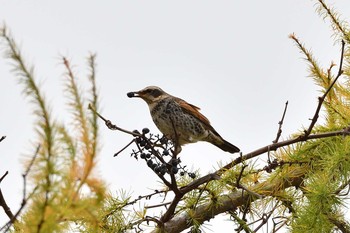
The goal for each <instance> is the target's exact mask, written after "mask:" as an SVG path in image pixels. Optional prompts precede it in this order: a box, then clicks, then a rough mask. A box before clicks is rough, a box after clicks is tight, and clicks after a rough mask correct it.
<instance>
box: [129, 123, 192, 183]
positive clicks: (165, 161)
mask: <svg viewBox="0 0 350 233" xmlns="http://www.w3.org/2000/svg"><path fill="white" fill-rule="evenodd" d="M134 133H137V134H140V135H139V136H136V138H135V143H136V145H137V148H138V150H133V152H132V154H131V155H132V156H134V157H135V158H136V159H138V158H141V159H143V160H145V161H146V163H147V166H148V167H149V168H151V169H152V170H153V171H154V172H155V173H156V174H158V175H160V176H164V175H165V174H180V176H184V175H185V174H187V175H188V176H189V177H191V178H192V179H194V178H196V175H195V174H194V173H193V172H188V171H187V170H186V166H182V165H181V160H180V158H177V157H176V156H175V155H174V153H173V149H174V145H173V143H172V142H171V141H170V140H168V139H167V138H165V137H164V136H163V137H160V136H159V135H153V134H151V133H150V131H149V129H148V128H144V129H142V133H139V132H138V131H137V130H135V131H134Z"/></svg>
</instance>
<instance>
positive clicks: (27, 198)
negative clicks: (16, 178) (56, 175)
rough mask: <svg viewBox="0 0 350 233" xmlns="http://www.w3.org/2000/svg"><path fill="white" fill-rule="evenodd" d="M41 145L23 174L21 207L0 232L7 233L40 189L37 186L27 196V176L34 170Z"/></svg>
mask: <svg viewBox="0 0 350 233" xmlns="http://www.w3.org/2000/svg"><path fill="white" fill-rule="evenodd" d="M39 150H40V145H39V146H38V147H37V148H36V150H35V153H34V155H33V157H32V160H31V161H30V163H29V165H28V167H27V169H26V171H25V172H24V173H23V174H22V177H23V197H22V202H21V207H20V208H19V209H18V210H17V212H16V214H15V215H14V216H13V217H12V218H11V219H10V221H8V222H7V223H6V224H5V225H4V226H3V227H1V228H0V232H2V231H3V230H4V232H7V231H8V230H9V229H10V227H11V226H12V224H13V223H14V222H15V221H16V220H17V218H18V216H19V215H20V214H21V212H22V210H23V209H24V207H25V206H26V204H27V202H28V200H29V199H30V198H31V197H32V196H33V195H34V193H35V192H36V190H37V189H38V186H36V187H35V188H34V189H33V191H32V192H31V193H30V194H29V195H28V196H27V176H28V174H29V172H30V169H31V168H32V166H33V164H34V161H35V159H36V157H37V155H38V153H39Z"/></svg>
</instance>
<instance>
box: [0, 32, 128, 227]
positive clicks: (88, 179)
mask: <svg viewBox="0 0 350 233" xmlns="http://www.w3.org/2000/svg"><path fill="white" fill-rule="evenodd" d="M1 37H2V40H3V42H4V43H5V47H6V51H5V54H6V58H8V59H9V60H10V61H11V62H12V66H13V72H14V73H15V77H16V78H17V79H18V81H19V83H20V84H21V85H22V88H23V93H24V94H25V95H26V96H27V97H28V98H29V99H30V103H31V104H32V105H33V107H34V110H33V114H34V115H35V116H36V122H35V131H36V134H37V136H36V138H35V140H34V141H33V144H34V147H35V148H37V147H38V145H39V146H40V150H39V152H38V154H37V156H36V157H35V159H34V163H33V164H32V165H31V167H30V173H29V183H30V184H31V185H30V186H31V187H33V190H34V192H33V193H32V195H31V196H30V199H29V200H28V202H27V205H26V208H25V213H24V214H23V215H22V216H21V217H20V218H19V219H17V221H16V222H15V227H16V229H21V232H66V231H68V230H69V229H74V228H76V229H80V230H83V231H85V230H87V231H88V232H97V231H98V229H99V228H100V226H101V219H100V218H101V210H102V209H105V208H106V207H105V205H106V203H108V202H111V201H114V202H115V201H116V200H115V199H114V198H112V197H110V196H109V195H108V193H107V192H106V187H105V184H104V182H103V181H102V180H100V178H99V177H98V176H97V175H96V174H95V173H94V170H95V168H96V158H97V152H98V135H99V134H98V124H97V117H96V115H94V114H92V113H91V111H88V110H87V102H89V103H91V104H92V106H93V107H94V108H95V109H98V94H97V89H96V80H95V66H96V64H95V57H96V56H95V55H90V56H89V57H88V66H89V69H90V74H89V75H88V80H89V82H90V85H91V88H90V91H89V92H88V98H87V100H86V99H84V98H83V94H82V93H81V91H80V90H79V88H78V85H77V82H76V80H77V79H76V77H75V75H74V73H73V71H72V69H71V66H70V64H69V61H68V60H67V59H66V58H62V61H63V65H64V67H65V69H66V74H65V89H66V90H65V93H68V96H67V97H68V98H67V99H68V102H67V104H68V106H69V107H70V110H71V111H70V113H71V115H72V119H73V120H72V122H73V123H72V125H67V124H62V123H59V121H58V119H54V118H53V115H52V113H51V110H50V107H49V105H48V103H47V100H46V97H45V96H44V94H43V92H42V89H41V88H40V86H39V85H38V83H37V81H36V79H35V75H34V69H33V67H31V66H29V65H28V64H27V63H26V62H24V59H23V57H22V55H21V53H20V50H19V48H18V47H17V45H16V43H15V41H14V39H13V38H12V36H11V34H10V33H9V31H8V29H7V28H6V27H3V28H2V29H1ZM72 128H74V129H78V130H77V131H72V130H71V129H72ZM31 161H32V158H31V157H30V158H28V159H27V161H25V166H26V168H25V170H27V169H29V168H28V166H30V164H31ZM25 188H29V187H25ZM114 202H113V203H114ZM120 202H123V201H120ZM119 205H120V204H118V205H117V204H113V205H112V204H110V205H109V206H108V208H110V207H111V206H113V207H114V208H119ZM102 225H106V224H102ZM123 227H124V226H123Z"/></svg>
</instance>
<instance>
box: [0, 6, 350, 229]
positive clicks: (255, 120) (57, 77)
mask: <svg viewBox="0 0 350 233" xmlns="http://www.w3.org/2000/svg"><path fill="white" fill-rule="evenodd" d="M315 2H316V1H304V0H284V1H279V0H271V1H237V0H236V1H234V0H231V1H228V0H227V1H208V0H202V1H199V0H197V1H193V0H190V1H159V0H158V1H153V0H151V1H140V0H138V1H86V0H85V1H83V0H76V1H67V0H61V1H44V0H36V1H24V0H0V21H1V22H6V24H7V26H8V28H9V29H10V30H11V32H12V34H13V35H14V37H15V39H16V40H17V42H19V43H20V45H21V48H22V52H23V54H24V56H25V58H26V61H27V62H30V63H31V64H35V70H36V78H37V80H38V81H39V82H41V86H42V89H43V90H44V92H45V95H46V96H47V98H48V100H49V102H50V104H51V106H52V108H53V113H54V115H55V117H56V119H58V120H61V121H63V120H67V119H69V118H68V116H67V106H65V105H64V104H65V102H64V101H65V100H64V98H62V97H63V96H64V94H63V85H62V84H63V80H64V78H63V76H62V74H63V72H64V69H63V66H62V65H61V64H60V60H59V57H60V55H66V56H68V57H69V58H71V59H72V63H73V64H74V65H75V71H76V73H77V74H78V76H79V79H80V80H81V83H82V87H84V85H83V84H84V83H86V82H85V81H83V80H84V78H85V76H84V75H85V74H86V70H87V69H86V68H87V66H86V57H87V56H88V54H89V52H96V53H97V55H98V56H97V63H98V66H97V72H98V73H97V78H98V79H97V83H98V88H99V92H100V97H101V100H102V102H101V105H102V108H103V111H102V114H103V115H104V116H105V117H107V118H109V119H110V120H112V121H113V122H114V123H116V124H118V125H119V126H121V127H123V128H126V129H130V130H133V129H142V128H143V127H149V128H150V129H151V130H152V131H153V132H157V129H156V127H155V126H154V124H153V122H152V120H151V118H150V115H149V112H148V107H147V106H146V104H145V103H144V102H143V101H141V100H139V99H129V98H127V97H126V93H127V92H129V91H135V90H139V89H141V88H143V87H145V86H149V85H157V86H160V87H162V88H163V89H164V90H165V91H167V92H169V93H171V94H173V95H175V96H178V97H181V98H183V99H185V100H187V101H188V102H190V103H193V104H195V105H197V106H199V107H201V108H202V113H203V114H204V115H206V116H207V117H208V118H209V119H210V120H211V123H212V125H213V126H214V127H215V128H216V130H217V131H218V132H219V133H220V134H221V135H222V136H223V137H224V138H225V139H226V140H228V141H230V142H232V143H233V144H235V145H237V146H238V147H240V148H241V150H242V151H243V152H249V151H251V150H254V149H257V148H259V147H261V146H264V145H266V144H268V143H270V142H271V141H272V140H273V139H274V138H275V135H276V132H277V128H278V125H277V123H278V121H279V120H280V117H281V114H282V111H283V107H284V103H285V102H286V101H287V100H288V101H289V106H288V112H287V116H286V119H285V124H284V126H283V130H284V131H283V136H284V137H287V136H288V135H289V134H290V133H294V132H296V131H297V130H299V129H300V128H301V126H302V125H307V124H308V123H309V121H308V119H309V118H311V117H312V115H313V113H314V110H315V107H316V104H317V98H316V97H317V96H318V94H319V93H318V92H317V88H316V86H314V85H313V83H312V80H311V79H308V78H306V77H307V75H308V72H307V66H306V64H305V62H304V61H303V60H302V59H301V55H300V53H299V51H298V49H297V48H296V46H295V45H294V44H293V42H292V41H291V40H290V39H288V35H289V34H290V33H293V32H295V33H296V35H297V36H298V37H299V38H300V39H301V40H302V41H303V42H305V43H306V45H307V47H308V48H312V51H313V52H314V55H315V56H316V57H317V59H318V60H319V61H320V63H321V64H323V65H325V66H328V65H329V64H330V62H331V61H332V60H333V61H335V62H336V63H338V60H339V53H340V45H339V44H334V42H333V40H332V39H331V35H332V31H331V30H330V26H329V23H328V22H327V23H324V21H323V20H322V18H321V17H319V16H318V14H317V13H316V12H315V6H314V4H315ZM327 2H330V1H327ZM334 2H335V1H332V2H330V3H331V4H333V5H332V6H334V7H336V8H337V9H339V12H340V13H341V14H342V15H343V16H348V15H350V3H349V1H348V0H339V1H337V2H336V4H334ZM347 19H349V18H347ZM2 48H3V46H2ZM2 51H3V50H2ZM1 57H2V58H3V56H1ZM10 69H11V66H10V65H9V62H8V61H7V60H4V59H1V60H0V83H1V86H0V108H1V122H2V124H0V136H1V135H6V136H7V138H6V140H4V141H3V142H1V143H0V154H1V157H2V160H1V161H2V162H1V163H0V175H2V174H4V173H5V171H7V170H8V171H9V173H10V174H9V175H8V176H7V177H6V179H5V180H4V181H3V182H2V183H1V188H2V191H3V193H4V195H5V198H6V199H7V201H8V204H9V205H10V207H11V208H12V210H13V211H16V210H17V208H18V207H19V205H20V202H21V198H22V196H21V194H22V177H21V173H22V172H23V167H22V164H21V158H23V155H25V154H28V153H29V154H31V153H32V152H31V148H32V147H31V144H30V142H33V141H35V137H34V130H33V124H32V123H33V120H34V118H33V116H32V115H31V110H32V105H30V104H29V103H28V100H27V99H24V98H23V95H22V94H21V90H22V87H21V86H20V85H18V84H17V81H16V80H17V78H16V77H14V75H13V74H12V73H11V72H10ZM101 123H102V122H101ZM101 126H102V125H101ZM100 132H101V136H102V137H101V141H102V145H103V147H102V151H101V153H100V155H99V156H100V157H99V164H98V165H99V169H98V170H99V171H100V174H101V176H102V178H103V179H105V180H106V181H107V183H108V184H109V187H110V190H111V192H115V191H117V190H120V189H124V190H126V191H130V192H133V195H134V196H135V197H137V196H138V195H140V194H147V193H149V192H150V191H149V190H152V189H156V188H159V185H158V183H157V182H158V180H157V177H156V176H155V175H154V174H153V172H152V171H150V170H149V169H148V168H147V167H146V166H145V164H143V163H142V162H137V161H136V160H134V159H133V158H130V156H129V153H128V152H124V153H123V154H121V155H120V156H119V157H117V158H113V154H114V153H115V152H116V151H118V150H119V149H120V148H122V147H123V146H124V145H125V144H126V143H127V142H129V140H130V139H131V138H130V137H129V136H128V135H125V134H122V133H118V132H117V133H116V132H111V131H109V130H108V129H106V128H105V127H104V126H102V127H101V131H100ZM236 156H237V155H231V154H228V153H224V152H222V151H221V150H219V149H218V148H216V147H214V146H212V145H210V144H207V143H197V144H192V145H188V146H186V147H184V148H183V150H182V154H181V158H182V161H183V164H186V165H187V166H188V167H193V168H195V169H197V168H200V169H201V171H202V174H206V173H208V172H209V171H211V170H213V167H217V163H219V162H223V163H225V162H228V161H230V160H231V159H233V158H235V157H236ZM262 159H265V157H262ZM0 213H1V214H0V225H2V223H5V222H6V221H7V217H6V216H5V214H4V213H2V212H0ZM207 227H208V228H207V229H211V230H212V231H214V232H219V231H220V229H221V230H222V229H226V230H227V229H231V231H232V229H233V228H232V226H231V223H230V222H228V221H223V220H222V219H220V221H215V220H214V221H211V222H210V223H209V225H207ZM227 227H229V228H227ZM230 227H231V228H230ZM207 231H208V232H210V230H207Z"/></svg>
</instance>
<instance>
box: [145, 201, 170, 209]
mask: <svg viewBox="0 0 350 233" xmlns="http://www.w3.org/2000/svg"><path fill="white" fill-rule="evenodd" d="M169 204H171V202H170V201H169V202H165V203H161V204H157V205H149V206H145V209H152V208H158V207H162V206H167V205H169Z"/></svg>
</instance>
